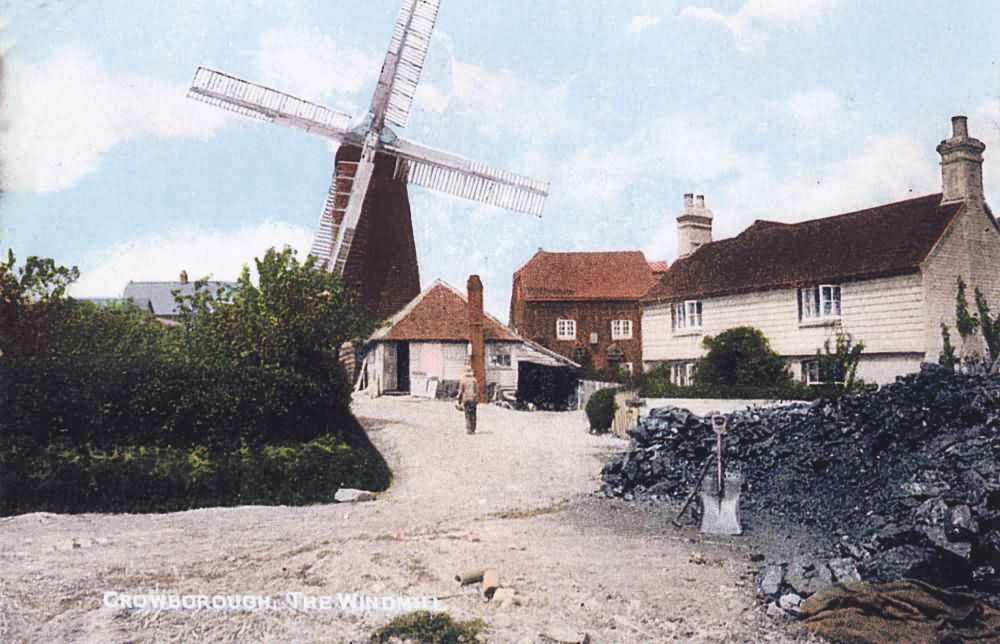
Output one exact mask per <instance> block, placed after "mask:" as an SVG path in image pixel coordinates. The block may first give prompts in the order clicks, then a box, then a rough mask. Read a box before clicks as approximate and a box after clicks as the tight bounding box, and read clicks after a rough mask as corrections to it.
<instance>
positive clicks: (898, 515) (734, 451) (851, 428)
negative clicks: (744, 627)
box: [602, 364, 1000, 596]
mask: <svg viewBox="0 0 1000 644" xmlns="http://www.w3.org/2000/svg"><path fill="white" fill-rule="evenodd" d="M631 433H632V438H633V440H632V444H631V445H630V449H629V451H628V452H626V453H625V454H623V455H621V456H619V457H617V458H615V459H613V460H612V461H610V462H609V463H607V465H606V466H605V467H604V470H603V472H602V477H603V480H604V484H603V488H602V490H603V492H604V493H605V494H606V495H607V496H609V497H623V498H625V499H628V500H631V499H654V500H655V499H673V500H681V499H683V498H684V497H686V496H687V495H688V494H689V493H690V492H691V490H692V488H693V487H694V486H695V483H696V478H697V477H698V473H699V471H700V470H701V467H702V465H703V463H704V462H705V460H706V459H708V458H712V455H713V450H714V445H715V434H714V433H713V432H712V431H711V428H710V427H709V424H708V423H707V422H706V421H705V420H703V419H702V418H700V417H698V416H696V415H694V414H691V413H690V412H688V411H685V410H681V409H677V408H674V407H664V408H659V409H654V410H652V411H651V412H650V414H649V416H648V417H646V418H644V419H643V420H642V421H641V422H640V424H639V425H638V426H637V427H635V428H634V429H633V430H632V432H631ZM724 455H725V462H726V464H727V467H736V468H739V469H741V470H742V472H743V474H744V476H745V481H746V482H745V483H744V487H743V492H742V497H741V504H742V506H743V511H742V514H743V516H744V517H746V518H749V519H750V522H751V523H752V524H753V525H757V526H764V525H770V526H773V527H774V528H775V529H776V530H782V529H783V528H785V529H789V530H805V531H807V532H809V533H810V534H811V535H813V537H814V538H815V539H816V541H815V542H814V543H815V546H816V551H817V552H823V553H824V554H823V556H822V557H819V558H816V557H811V558H809V559H796V560H793V561H792V562H791V563H788V562H781V563H779V564H771V566H769V567H766V568H765V569H764V570H763V571H762V574H761V579H759V580H758V581H759V584H760V583H762V582H763V581H764V579H763V577H764V576H768V575H769V580H768V583H766V584H764V585H765V586H767V587H766V588H762V593H763V594H765V595H770V596H776V595H778V594H780V593H781V592H783V591H787V590H789V589H793V590H796V591H799V592H800V593H802V591H803V590H805V593H804V594H808V593H809V592H812V591H814V590H815V588H817V587H819V586H820V585H822V583H829V581H831V580H832V581H837V580H838V579H852V578H856V577H857V576H858V575H860V577H862V578H863V579H866V580H871V581H888V580H891V579H897V578H902V577H910V578H916V579H923V580H925V581H928V582H930V583H933V584H937V585H939V586H952V585H972V586H974V587H976V588H977V589H979V590H982V591H986V592H991V593H998V592H1000V575H998V571H1000V376H973V375H966V374H958V373H953V372H952V371H950V370H947V369H944V368H942V367H939V366H937V365H930V364H925V365H923V366H922V368H921V370H920V372H919V373H916V374H912V375H908V376H904V377H900V378H898V379H897V381H896V382H895V383H893V384H890V385H886V386H884V387H882V388H881V389H879V390H878V391H875V392H867V393H860V394H846V395H842V396H840V397H838V398H833V399H827V400H821V401H817V402H814V403H800V404H797V405H792V406H786V407H776V408H770V409H757V410H747V411H741V412H735V413H733V414H731V415H730V416H729V419H728V423H727V433H726V436H725V448H724ZM713 462H714V461H713ZM793 568H794V570H793ZM789 577H793V578H802V579H805V582H809V583H805V582H803V583H802V584H800V585H804V586H809V588H808V589H804V588H796V585H795V584H794V583H789ZM813 582H815V583H813Z"/></svg>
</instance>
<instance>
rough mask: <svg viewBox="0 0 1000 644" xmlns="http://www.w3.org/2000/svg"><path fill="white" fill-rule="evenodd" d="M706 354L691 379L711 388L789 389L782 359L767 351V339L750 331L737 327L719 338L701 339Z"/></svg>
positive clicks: (744, 327)
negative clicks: (713, 386)
mask: <svg viewBox="0 0 1000 644" xmlns="http://www.w3.org/2000/svg"><path fill="white" fill-rule="evenodd" d="M702 344H703V345H704V347H705V348H706V349H708V353H707V354H706V355H705V357H704V358H703V359H701V360H700V361H699V362H698V366H697V367H696V368H695V374H694V379H695V382H697V383H703V384H712V385H728V386H731V385H744V386H745V385H753V386H761V387H769V386H782V385H791V382H792V374H791V372H790V371H789V370H788V365H787V364H786V363H785V360H784V358H782V357H781V356H780V355H778V354H777V353H775V352H774V350H773V349H771V344H770V342H768V340H767V337H766V336H765V335H764V334H763V333H762V332H761V331H760V329H756V328H754V327H749V326H738V327H734V328H732V329H727V330H725V331H723V332H722V333H720V334H719V335H717V336H715V337H712V336H705V339H704V340H702Z"/></svg>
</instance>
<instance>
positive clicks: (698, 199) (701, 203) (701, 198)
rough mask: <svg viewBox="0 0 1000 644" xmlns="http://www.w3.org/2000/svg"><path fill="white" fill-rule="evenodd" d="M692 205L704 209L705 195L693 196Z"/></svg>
mask: <svg viewBox="0 0 1000 644" xmlns="http://www.w3.org/2000/svg"><path fill="white" fill-rule="evenodd" d="M694 207H695V208H697V209H698V210H704V209H705V195H698V196H697V197H695V198H694Z"/></svg>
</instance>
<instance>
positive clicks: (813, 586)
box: [785, 559, 833, 596]
mask: <svg viewBox="0 0 1000 644" xmlns="http://www.w3.org/2000/svg"><path fill="white" fill-rule="evenodd" d="M785 583H787V584H788V585H789V586H790V587H791V588H792V590H794V591H795V592H796V593H798V594H800V595H805V596H809V595H812V594H814V593H817V592H819V591H820V590H823V589H824V588H826V587H827V586H829V585H830V584H832V583H833V574H832V573H831V572H830V569H829V568H828V567H827V565H826V564H825V563H823V562H820V561H815V560H812V559H796V560H794V561H792V562H791V563H790V564H788V570H787V571H786V572H785Z"/></svg>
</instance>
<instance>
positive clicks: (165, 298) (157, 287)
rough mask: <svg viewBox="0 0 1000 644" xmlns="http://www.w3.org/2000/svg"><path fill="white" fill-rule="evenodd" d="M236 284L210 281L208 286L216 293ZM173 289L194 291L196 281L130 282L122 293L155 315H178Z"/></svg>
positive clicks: (127, 298) (183, 291) (186, 292)
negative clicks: (147, 307)
mask: <svg viewBox="0 0 1000 644" xmlns="http://www.w3.org/2000/svg"><path fill="white" fill-rule="evenodd" d="M230 286H236V282H208V284H207V285H206V288H208V290H209V292H210V293H212V294H213V295H215V294H216V293H218V292H219V289H221V288H223V287H230ZM173 291H180V293H181V295H190V294H191V293H193V292H194V282H129V283H128V284H127V285H126V286H125V292H124V293H122V299H124V300H132V301H133V302H134V303H135V304H136V306H139V307H140V308H144V307H146V306H147V303H148V306H149V308H150V309H151V310H152V312H153V315H177V314H178V310H177V302H175V301H174V295H173Z"/></svg>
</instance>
